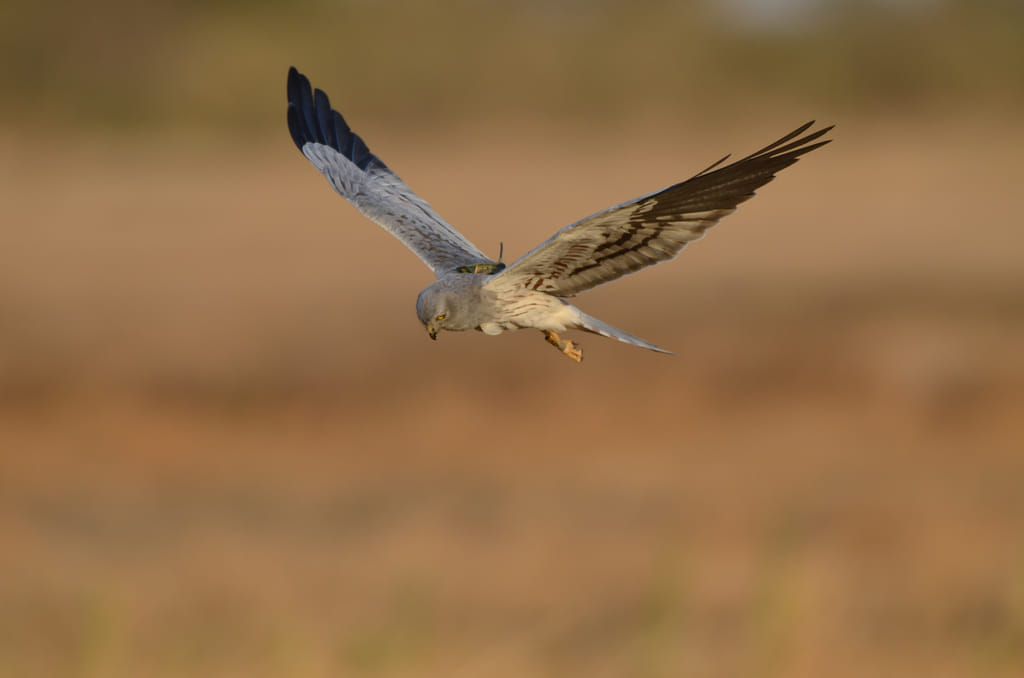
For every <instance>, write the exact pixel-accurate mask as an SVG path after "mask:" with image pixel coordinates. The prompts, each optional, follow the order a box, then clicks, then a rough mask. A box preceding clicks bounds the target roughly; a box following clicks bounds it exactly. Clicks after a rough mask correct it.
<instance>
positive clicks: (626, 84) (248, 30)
mask: <svg viewBox="0 0 1024 678" xmlns="http://www.w3.org/2000/svg"><path fill="white" fill-rule="evenodd" d="M60 4H61V5H63V6H61V7H58V8H55V7H54V5H53V3H31V2H25V1H19V2H15V3H14V4H10V3H5V5H4V7H3V9H0V59H2V60H3V62H4V64H5V68H4V69H3V70H0V89H2V91H3V92H4V93H5V94H4V96H3V97H2V99H0V122H6V123H8V124H11V123H25V124H38V125H42V126H48V125H75V126H76V127H78V128H80V129H83V130H88V129H89V128H96V127H100V128H102V127H108V126H115V127H119V126H122V125H127V126H142V127H151V126H185V127H200V128H202V127H210V126H213V127H234V128H238V129H242V130H245V129H252V128H253V127H256V126H266V125H277V124H280V117H281V115H280V114H281V111H280V99H281V92H280V91H279V90H280V89H282V88H283V84H282V83H283V80H284V73H285V69H286V68H287V66H289V65H291V64H295V65H297V66H299V67H300V68H301V69H303V70H305V71H309V72H311V73H313V74H315V79H316V81H317V82H320V83H329V84H330V89H331V91H332V92H334V93H335V95H336V96H344V97H345V100H346V101H349V102H351V101H354V100H358V101H359V102H360V103H359V107H360V109H361V110H362V111H364V112H368V113H372V114H374V115H379V116H384V117H394V118H396V119H401V120H409V119H410V116H411V115H414V116H420V117H424V118H428V119H429V118H440V117H443V118H444V119H450V120H455V121H458V120H463V119H473V118H476V117H478V116H482V115H483V116H491V117H497V116H506V115H515V114H526V115H532V116H543V117H554V118H558V117H566V118H572V117H578V116H581V115H586V116H587V117H588V118H595V117H597V118H600V117H602V116H612V117H614V116H628V115H632V114H635V112H636V111H637V110H638V109H640V110H643V111H648V112H656V113H668V114H678V113H681V112H682V113H690V114H695V115H713V116H718V115H722V114H728V113H729V112H730V111H735V110H737V108H739V109H740V110H742V111H743V112H747V111H749V107H750V105H751V102H757V105H759V106H765V107H780V108H792V107H794V106H801V105H804V104H806V103H808V102H814V103H815V105H816V107H817V108H818V110H820V109H821V107H822V106H823V105H829V106H832V107H834V108H836V109H843V110H845V109H847V108H851V107H852V108H854V109H856V110H857V111H858V112H867V113H875V112H878V113H889V112H898V113H899V112H920V111H939V112H941V111H947V110H948V111H952V112H954V113H956V112H960V111H962V110H964V109H973V108H978V107H981V108H986V109H994V110H1009V111H1015V110H1019V109H1020V108H1021V106H1022V105H1024V81H1022V79H1021V73H1024V4H1022V3H1020V2H1017V1H1016V0H836V1H829V0H728V1H726V2H713V1H712V0H692V1H686V2H678V1H677V2H672V1H670V0H591V1H587V0H565V1H562V2H541V1H539V0H518V1H511V0H473V1H471V0H440V1H439V2H431V3H425V2H414V1H408V0H375V1H371V0H355V1H352V0H349V1H340V2H327V1H326V0H319V1H317V0H303V1H301V2H294V3H285V2H272V1H271V0H261V1H256V2H239V1H238V0H212V1H210V2H190V1H187V0H154V1H149V2H144V3H140V2H135V1H133V0H98V1H97V2H91V3H71V2H65V3H60ZM271 83H272V84H273V86H271ZM325 86H326V85H325ZM410 106H415V109H416V110H415V111H412V112H410V111H409V110H408V109H409V107H410Z"/></svg>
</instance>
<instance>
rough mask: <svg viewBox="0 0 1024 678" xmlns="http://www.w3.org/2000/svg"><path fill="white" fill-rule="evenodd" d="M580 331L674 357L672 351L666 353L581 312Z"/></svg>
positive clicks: (647, 342) (649, 343)
mask: <svg viewBox="0 0 1024 678" xmlns="http://www.w3.org/2000/svg"><path fill="white" fill-rule="evenodd" d="M580 321H581V325H580V329H582V330H586V331H587V332H593V333H594V334H600V335H601V336H602V337H608V338H609V339H618V340H619V341H621V342H623V343H624V344H632V345H634V346H639V347H640V348H646V349H647V350H649V351H656V352H658V353H667V354H669V355H672V351H666V350H665V349H663V348H658V347H657V346H655V345H654V344H652V343H651V342H649V341H645V340H643V339H641V338H640V337H634V336H633V335H632V334H629V333H628V332H623V331H622V330H620V329H619V328H617V327H612V326H611V325H609V324H608V323H606V322H604V321H601V320H598V319H597V318H595V317H593V316H589V315H587V314H586V313H583V312H582V311H580Z"/></svg>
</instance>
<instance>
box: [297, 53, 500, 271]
mask: <svg viewBox="0 0 1024 678" xmlns="http://www.w3.org/2000/svg"><path fill="white" fill-rule="evenodd" d="M288 129H289V131H290V132H291V134H292V139H293V140H294V141H295V145H296V146H298V147H299V150H300V151H302V153H303V154H304V155H305V156H306V157H307V158H308V159H309V161H310V162H311V163H313V166H314V167H316V168H317V169H318V170H320V171H321V172H322V173H323V175H324V176H325V177H327V181H329V182H330V184H331V186H333V187H334V190H335V191H337V192H338V193H339V194H340V195H341V197H343V198H345V199H346V200H348V201H349V202H350V203H352V204H353V205H355V206H356V208H357V209H358V210H359V211H360V212H362V213H363V215H364V216H366V217H367V218H369V219H371V220H372V221H375V222H376V223H378V224H380V225H381V226H382V227H383V228H384V230H386V231H387V232H388V233H390V234H391V235H393V236H395V237H396V238H398V239H399V240H401V241H402V243H403V244H404V245H405V246H406V247H408V248H409V249H410V250H412V251H413V252H414V253H415V254H416V256H418V257H419V258H420V259H422V260H423V262H424V263H425V264H426V265H427V266H429V267H430V268H431V269H432V270H433V271H434V274H435V275H437V276H438V277H440V276H441V275H443V274H445V273H448V272H450V271H453V270H455V269H457V268H459V267H460V266H467V265H471V264H480V263H494V262H492V261H491V260H490V259H488V258H487V257H486V256H484V255H483V254H482V253H481V252H480V250H478V249H477V248H476V247H474V246H473V244H472V243H471V242H469V241H468V240H466V239H465V238H464V237H463V236H462V234H460V233H459V232H458V231H456V230H455V229H454V228H452V227H451V226H450V225H449V224H448V223H447V222H445V220H444V219H442V218H441V217H440V216H438V214H437V212H435V211H434V210H433V209H432V208H431V207H430V205H428V204H427V202H426V201H425V200H423V199H422V198H420V197H419V196H418V195H416V194H415V193H413V192H412V190H411V189H410V188H409V187H408V186H406V185H405V183H404V182H403V181H402V180H401V179H399V178H398V175H396V174H395V173H394V172H392V171H391V170H390V169H388V167H387V166H386V165H385V164H384V163H383V162H381V160H380V158H378V157H377V156H375V155H374V154H373V153H371V152H370V149H368V148H367V147H366V144H365V143H364V142H363V140H362V139H361V138H359V135H357V134H356V133H355V132H353V131H352V130H351V129H349V126H348V124H346V123H345V119H344V118H342V117H341V114H340V113H338V112H337V111H335V110H333V109H332V108H331V102H330V100H329V99H328V98H327V95H326V94H324V93H323V92H322V91H321V90H319V89H318V90H315V91H314V90H313V88H312V87H311V86H310V84H309V80H308V79H307V78H306V76H304V75H302V74H301V73H299V72H298V71H297V70H295V67H294V66H293V67H292V68H290V69H289V70H288Z"/></svg>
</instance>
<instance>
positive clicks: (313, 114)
mask: <svg viewBox="0 0 1024 678" xmlns="http://www.w3.org/2000/svg"><path fill="white" fill-rule="evenodd" d="M287 118H288V131H289V132H290V133H291V137H292V141H294V142H295V145H296V146H298V148H299V150H300V151H301V150H302V148H303V147H304V146H305V145H306V144H310V143H315V144H324V145H327V146H330V147H331V148H333V149H335V150H336V151H338V152H340V153H341V154H342V155H344V156H345V157H346V158H348V159H349V160H351V161H352V162H353V163H355V164H356V166H357V167H359V168H360V169H362V170H366V169H368V168H369V167H370V165H371V164H373V165H375V166H377V167H381V168H383V167H384V163H382V162H381V161H380V159H379V158H377V156H375V155H373V153H371V152H370V149H369V148H367V146H366V143H365V142H364V141H363V140H362V139H361V138H360V137H359V135H358V134H356V133H355V132H353V131H352V130H351V128H349V126H348V123H346V122H345V118H343V117H342V115H341V113H338V111H336V110H334V109H332V108H331V100H330V99H329V98H328V96H327V94H326V93H325V92H324V91H323V90H321V89H313V86H312V85H311V84H310V82H309V78H307V77H306V76H304V75H303V74H302V73H300V72H299V71H298V69H297V68H295V66H291V67H290V68H289V69H288V115H287Z"/></svg>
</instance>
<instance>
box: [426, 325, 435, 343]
mask: <svg viewBox="0 0 1024 678" xmlns="http://www.w3.org/2000/svg"><path fill="white" fill-rule="evenodd" d="M427 334H429V335H430V338H431V339H433V340H434V341H437V330H435V329H434V326H433V325H427Z"/></svg>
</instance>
